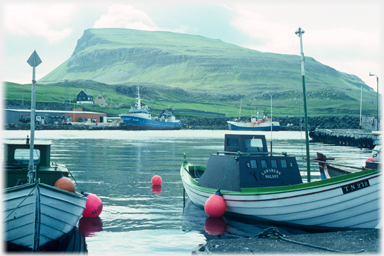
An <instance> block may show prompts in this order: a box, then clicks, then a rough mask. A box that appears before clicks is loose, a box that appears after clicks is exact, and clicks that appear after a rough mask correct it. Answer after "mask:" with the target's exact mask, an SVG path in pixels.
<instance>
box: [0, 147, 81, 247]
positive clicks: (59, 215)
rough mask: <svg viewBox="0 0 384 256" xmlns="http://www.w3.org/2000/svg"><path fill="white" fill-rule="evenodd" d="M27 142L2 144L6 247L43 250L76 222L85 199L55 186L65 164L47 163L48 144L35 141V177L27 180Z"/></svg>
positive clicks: (68, 230)
mask: <svg viewBox="0 0 384 256" xmlns="http://www.w3.org/2000/svg"><path fill="white" fill-rule="evenodd" d="M29 147H30V145H29V142H28V141H25V140H24V141H20V140H12V141H6V142H5V143H4V160H5V163H4V165H3V166H4V174H5V185H6V188H5V189H4V190H3V203H4V208H3V216H4V220H3V230H4V235H3V237H4V240H5V241H6V242H7V244H8V247H9V248H15V249H17V248H19V250H27V251H44V250H46V249H47V248H49V247H51V245H52V244H53V243H56V241H57V240H58V239H61V238H62V237H63V236H66V235H67V234H68V233H70V232H71V231H72V230H73V229H74V228H75V227H76V225H77V223H78V221H79V219H80V217H81V216H82V213H83V210H84V208H85V204H86V201H87V199H86V198H85V197H84V196H83V195H82V194H80V193H77V192H75V193H73V192H69V191H66V190H63V189H61V188H57V187H55V186H54V184H55V182H56V181H57V180H58V179H60V178H61V177H66V176H68V169H67V168H66V167H65V166H64V165H60V164H56V163H51V162H50V155H51V153H50V148H51V143H50V142H47V141H43V142H36V143H34V165H35V177H34V179H33V182H29V181H28V179H27V177H28V172H29V170H28V161H29Z"/></svg>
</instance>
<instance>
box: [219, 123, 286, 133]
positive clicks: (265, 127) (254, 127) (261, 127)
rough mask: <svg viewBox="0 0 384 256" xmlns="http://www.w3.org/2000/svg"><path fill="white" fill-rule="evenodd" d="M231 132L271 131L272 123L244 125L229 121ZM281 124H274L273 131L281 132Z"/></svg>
mask: <svg viewBox="0 0 384 256" xmlns="http://www.w3.org/2000/svg"><path fill="white" fill-rule="evenodd" d="M227 124H228V128H229V130H234V131H270V130H271V123H260V124H257V123H256V124H254V123H242V122H233V121H227ZM279 130H280V123H279V122H272V131H279Z"/></svg>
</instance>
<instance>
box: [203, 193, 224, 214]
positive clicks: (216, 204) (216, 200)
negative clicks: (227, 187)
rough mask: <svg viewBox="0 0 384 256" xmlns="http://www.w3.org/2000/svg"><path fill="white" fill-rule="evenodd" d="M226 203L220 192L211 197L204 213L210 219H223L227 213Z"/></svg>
mask: <svg viewBox="0 0 384 256" xmlns="http://www.w3.org/2000/svg"><path fill="white" fill-rule="evenodd" d="M225 208H226V206H225V201H224V197H223V195H222V194H221V193H220V190H218V191H216V193H215V194H213V195H211V196H210V197H209V198H208V200H207V201H206V202H205V204H204V211H205V212H206V213H207V214H208V216H209V217H221V216H222V215H223V214H224V213H225Z"/></svg>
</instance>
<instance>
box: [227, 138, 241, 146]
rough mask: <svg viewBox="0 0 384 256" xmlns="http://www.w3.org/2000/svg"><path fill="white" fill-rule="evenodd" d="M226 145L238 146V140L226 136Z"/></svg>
mask: <svg viewBox="0 0 384 256" xmlns="http://www.w3.org/2000/svg"><path fill="white" fill-rule="evenodd" d="M227 145H228V146H234V147H238V146H239V140H238V139H237V138H227Z"/></svg>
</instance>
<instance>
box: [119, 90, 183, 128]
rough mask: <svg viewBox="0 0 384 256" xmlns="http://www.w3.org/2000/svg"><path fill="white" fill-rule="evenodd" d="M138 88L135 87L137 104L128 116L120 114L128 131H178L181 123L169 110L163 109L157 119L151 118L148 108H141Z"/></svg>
mask: <svg viewBox="0 0 384 256" xmlns="http://www.w3.org/2000/svg"><path fill="white" fill-rule="evenodd" d="M141 100H142V99H141V98H140V88H139V87H137V103H136V104H135V106H132V107H131V109H130V110H129V113H128V114H120V115H119V116H120V118H121V119H122V120H123V122H124V124H125V125H126V127H127V129H128V130H179V129H181V121H180V120H176V118H175V116H174V115H173V110H172V109H171V108H168V109H164V110H163V112H162V113H161V114H160V116H159V117H155V118H152V116H151V113H150V109H149V108H148V106H146V105H145V106H142V104H141Z"/></svg>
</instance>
